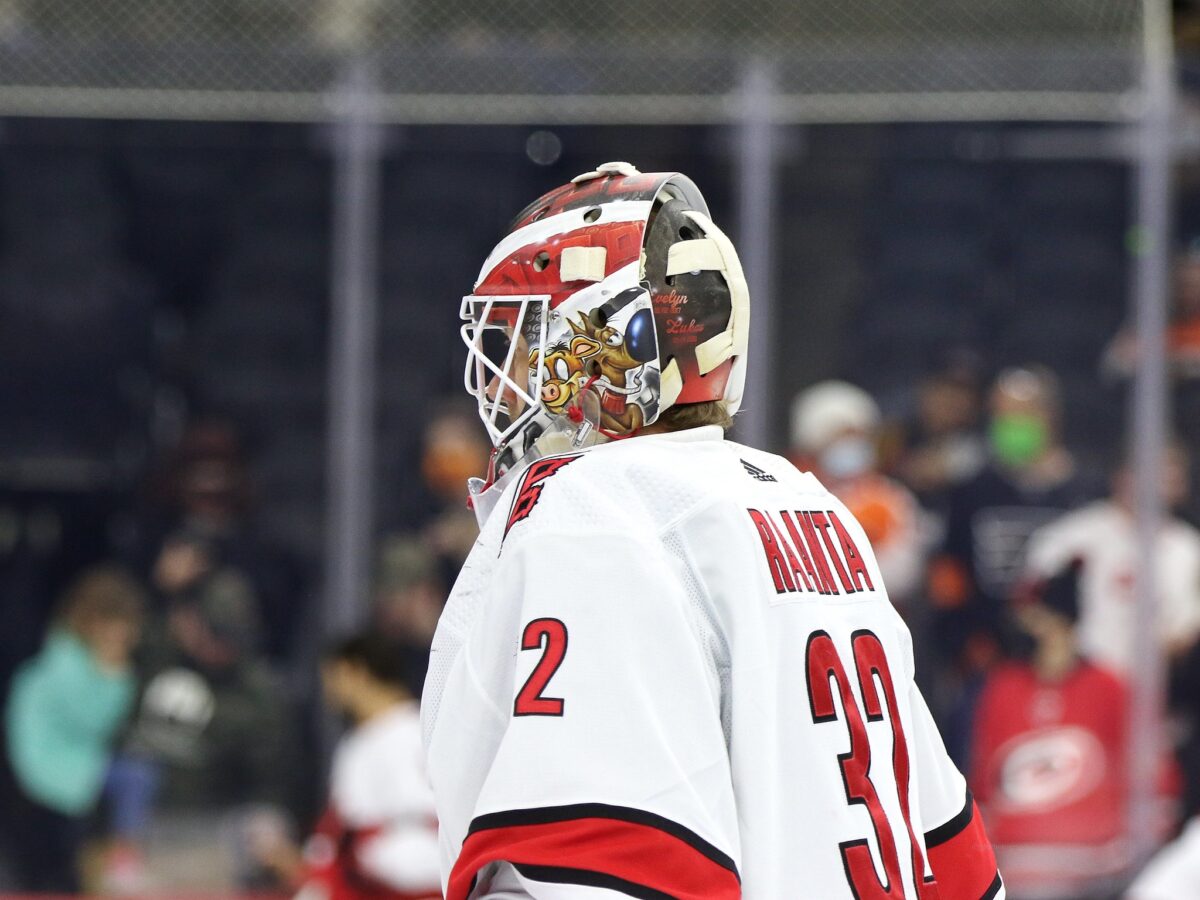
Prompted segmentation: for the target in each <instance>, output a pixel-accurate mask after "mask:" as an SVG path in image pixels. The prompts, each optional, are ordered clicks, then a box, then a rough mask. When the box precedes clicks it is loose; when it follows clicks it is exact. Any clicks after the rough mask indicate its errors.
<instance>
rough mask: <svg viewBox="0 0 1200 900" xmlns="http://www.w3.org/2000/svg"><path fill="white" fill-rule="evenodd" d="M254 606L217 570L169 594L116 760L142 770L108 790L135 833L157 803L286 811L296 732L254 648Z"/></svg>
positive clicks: (235, 580)
mask: <svg viewBox="0 0 1200 900" xmlns="http://www.w3.org/2000/svg"><path fill="white" fill-rule="evenodd" d="M256 609H257V604H256V602H255V598H254V594H253V591H252V589H251V587H250V585H249V582H248V581H247V579H245V578H243V577H242V576H241V575H239V574H238V573H237V572H234V571H232V570H229V569H219V570H217V571H215V572H212V573H210V574H208V575H206V576H205V577H204V578H203V579H201V581H200V582H199V583H198V584H197V585H195V586H194V587H193V588H192V589H191V590H190V591H188V592H187V593H185V594H184V595H183V596H181V597H178V598H176V599H175V600H173V601H172V603H171V606H170V608H169V610H168V612H167V616H166V622H165V627H164V628H163V629H162V630H161V633H159V634H156V635H153V636H152V639H151V640H150V641H149V642H148V646H147V648H146V653H145V666H144V670H145V679H144V681H145V687H144V689H143V691H142V697H141V701H140V706H139V708H138V712H137V715H136V718H135V721H134V724H133V727H132V728H131V730H130V734H129V736H128V738H127V740H126V742H125V744H124V747H123V749H122V754H121V760H120V762H121V765H122V766H123V767H124V770H123V774H125V775H127V776H128V775H129V774H130V769H131V768H134V770H135V771H136V770H137V769H136V767H140V769H141V772H142V773H143V777H137V778H128V777H127V778H126V779H123V780H122V782H121V783H120V784H118V785H114V791H113V796H112V802H113V805H114V807H115V812H116V818H118V819H119V820H122V821H126V822H129V823H132V827H133V828H134V830H135V831H136V830H138V829H140V830H142V831H143V832H144V831H145V829H146V828H147V827H148V826H149V824H150V821H151V816H152V814H157V813H159V812H160V811H163V810H168V811H169V810H185V811H192V812H195V811H217V810H229V809H231V808H235V809H236V808H242V809H248V808H250V807H251V806H254V805H257V806H259V807H260V808H261V807H268V808H272V809H279V810H282V809H284V808H286V805H287V803H288V802H289V801H290V800H291V798H292V793H293V789H294V787H295V785H293V783H292V781H291V774H292V773H294V772H295V771H296V754H297V743H296V739H295V738H296V735H295V734H294V731H293V723H292V720H291V719H292V717H291V710H290V705H289V703H288V700H287V697H286V695H285V693H284V692H283V688H282V686H281V684H280V683H279V682H278V680H277V679H276V678H275V677H274V675H273V673H272V671H271V669H270V667H269V666H268V665H267V664H266V662H265V660H264V659H263V657H262V656H261V655H260V654H259V652H258V651H257V649H256V647H257V635H258V630H259V621H258V616H257V612H256ZM147 771H149V773H151V774H150V775H149V776H146V774H145V773H146V772H147ZM147 784H149V785H152V786H153V788H154V789H153V790H149V791H148V790H147V789H146V786H147ZM122 787H124V788H125V789H126V790H125V792H122V791H121V788H122ZM121 837H122V838H124V839H125V840H126V841H127V842H128V841H130V840H132V841H136V840H137V838H138V837H139V835H137V834H127V835H121Z"/></svg>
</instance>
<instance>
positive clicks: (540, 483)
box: [501, 454, 580, 541]
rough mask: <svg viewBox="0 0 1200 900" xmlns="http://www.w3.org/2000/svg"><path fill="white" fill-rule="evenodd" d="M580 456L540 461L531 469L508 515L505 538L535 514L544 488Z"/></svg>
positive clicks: (523, 480)
mask: <svg viewBox="0 0 1200 900" xmlns="http://www.w3.org/2000/svg"><path fill="white" fill-rule="evenodd" d="M579 456H580V454H576V455H575V456H555V457H553V458H551V459H539V460H538V461H537V462H535V463H534V464H533V465H532V466H530V467H529V471H527V472H526V473H525V475H524V477H523V478H522V479H521V487H520V489H519V490H518V491H517V499H516V500H514V501H513V506H512V512H510V513H509V514H508V522H507V524H505V526H504V537H508V532H509V529H511V528H512V527H513V526H514V525H516V524H517V523H518V522H520V521H522V520H524V519H527V518H529V514H530V513H531V512H533V508H534V507H535V506H537V502H538V500H539V499H540V498H541V496H542V488H543V487H545V484H546V481H547V480H548V479H549V478H551V477H553V476H554V474H555V473H556V472H558V470H559V469H561V468H562V467H563V466H565V465H567V464H568V463H573V462H575V460H577V459H579ZM503 540H504V538H501V541H503Z"/></svg>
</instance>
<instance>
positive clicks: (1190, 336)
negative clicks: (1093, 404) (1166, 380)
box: [1103, 237, 1200, 378]
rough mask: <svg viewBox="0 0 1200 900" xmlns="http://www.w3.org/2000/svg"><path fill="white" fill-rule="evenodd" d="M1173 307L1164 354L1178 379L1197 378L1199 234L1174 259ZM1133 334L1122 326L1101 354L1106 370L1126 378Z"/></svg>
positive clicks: (1133, 362) (1133, 357)
mask: <svg viewBox="0 0 1200 900" xmlns="http://www.w3.org/2000/svg"><path fill="white" fill-rule="evenodd" d="M1173 276H1174V278H1173V297H1174V302H1173V307H1172V312H1171V320H1170V322H1169V323H1168V325H1167V354H1168V359H1169V361H1170V365H1171V368H1172V370H1173V371H1174V372H1175V374H1176V375H1178V376H1180V377H1182V378H1197V377H1200V237H1195V238H1192V239H1191V240H1190V241H1189V242H1188V244H1187V246H1186V248H1185V249H1184V250H1183V252H1182V253H1180V254H1179V256H1178V257H1177V258H1176V260H1175V269H1174V273H1173ZM1139 355H1140V350H1139V348H1138V342H1137V335H1136V334H1135V333H1134V332H1133V331H1132V329H1130V328H1128V327H1126V328H1122V329H1121V331H1120V332H1119V333H1118V334H1117V336H1116V337H1115V338H1113V340H1112V343H1111V344H1109V346H1108V349H1107V350H1106V351H1105V353H1104V360H1103V365H1104V368H1105V369H1106V370H1108V371H1109V372H1112V373H1114V374H1117V375H1121V376H1125V377H1128V376H1130V375H1132V374H1133V371H1134V369H1135V368H1136V367H1137V362H1138V357H1139Z"/></svg>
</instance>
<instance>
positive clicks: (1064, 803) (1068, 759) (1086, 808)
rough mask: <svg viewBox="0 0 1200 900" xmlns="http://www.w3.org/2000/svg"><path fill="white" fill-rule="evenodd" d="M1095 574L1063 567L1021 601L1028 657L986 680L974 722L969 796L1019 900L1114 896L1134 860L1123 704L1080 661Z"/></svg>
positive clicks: (1081, 566) (1112, 685) (1116, 685)
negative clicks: (1084, 598)
mask: <svg viewBox="0 0 1200 900" xmlns="http://www.w3.org/2000/svg"><path fill="white" fill-rule="evenodd" d="M1089 565H1090V563H1080V562H1078V561H1074V562H1071V563H1068V564H1067V565H1066V566H1065V567H1064V568H1062V569H1060V570H1058V571H1056V572H1054V573H1052V574H1051V575H1050V577H1048V578H1047V579H1045V580H1044V581H1041V582H1038V583H1034V584H1031V585H1030V586H1029V588H1028V590H1027V591H1025V592H1024V593H1025V600H1024V602H1022V603H1020V604H1019V605H1018V607H1017V610H1016V615H1017V619H1018V621H1019V623H1020V625H1021V628H1022V629H1023V631H1024V632H1025V634H1026V635H1027V636H1028V639H1029V641H1030V645H1029V651H1028V653H1027V654H1025V656H1026V658H1024V659H1021V660H1020V661H1015V662H1011V663H1007V664H1004V665H1002V666H1000V667H998V668H997V669H996V670H995V671H993V672H992V673H991V674H990V675H989V676H988V679H987V683H986V686H985V687H984V690H983V693H982V695H981V697H980V701H979V707H978V711H977V715H976V718H975V737H974V742H973V743H974V752H973V757H972V762H971V766H970V768H969V772H970V785H971V790H972V792H973V793H974V795H975V799H976V800H977V801H978V802H979V805H980V808H981V810H982V811H983V814H984V816H985V818H986V819H987V825H988V833H989V834H990V835H991V837H992V841H993V843H994V844H995V847H996V855H997V858H998V859H999V862H1000V866H1001V867H1002V869H1003V870H1004V880H1005V883H1006V885H1007V887H1008V890H1009V891H1010V892H1011V893H1012V894H1013V896H1025V895H1029V896H1034V895H1036V896H1039V897H1046V898H1052V897H1084V896H1086V897H1095V896H1108V894H1109V893H1110V892H1111V891H1112V890H1113V889H1114V885H1113V880H1114V878H1116V877H1117V876H1119V875H1120V874H1122V872H1123V871H1124V870H1126V869H1127V868H1128V867H1129V865H1130V864H1131V862H1132V860H1131V858H1130V856H1129V853H1128V845H1127V844H1126V843H1125V841H1124V840H1123V838H1124V835H1125V821H1126V815H1125V814H1126V797H1127V792H1128V766H1127V754H1126V739H1127V734H1128V729H1127V724H1126V717H1127V714H1128V707H1127V702H1128V698H1127V694H1126V690H1125V686H1124V684H1123V683H1122V682H1121V680H1120V679H1119V678H1117V677H1116V676H1114V675H1113V674H1111V673H1109V672H1107V671H1106V670H1104V669H1103V668H1101V667H1099V666H1097V665H1095V664H1094V663H1092V662H1091V661H1090V660H1088V658H1087V656H1086V654H1085V653H1081V649H1080V644H1079V639H1078V633H1077V631H1076V627H1075V626H1076V621H1077V619H1078V617H1079V613H1080V606H1081V593H1082V592H1083V590H1084V588H1082V587H1081V570H1082V577H1083V579H1086V578H1087V577H1088V576H1089V572H1088V567H1089ZM1169 771H1170V770H1169V767H1168V766H1166V765H1164V774H1163V781H1162V783H1161V784H1160V790H1163V791H1164V793H1165V789H1166V788H1167V787H1168V785H1169ZM1105 888H1107V890H1105Z"/></svg>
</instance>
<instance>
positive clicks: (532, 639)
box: [513, 619, 567, 716]
mask: <svg viewBox="0 0 1200 900" xmlns="http://www.w3.org/2000/svg"><path fill="white" fill-rule="evenodd" d="M521 649H522V650H539V649H540V650H541V651H542V658H541V659H539V660H538V663H537V665H536V666H534V667H533V671H532V672H531V673H530V674H529V677H528V678H527V679H526V680H525V685H524V687H522V688H521V691H520V693H518V694H517V699H516V701H515V702H514V703H513V715H514V716H561V715H562V714H563V707H564V706H566V701H565V700H563V698H562V697H546V696H543V692H544V691H545V690H546V686H547V685H548V684H549V683H550V679H551V678H553V677H554V673H555V672H557V671H558V667H559V666H561V665H562V661H563V657H565V656H566V655H567V626H566V625H564V624H563V623H562V622H561V621H560V620H559V619H534V620H533V621H532V622H530V623H529V624H528V625H526V626H525V631H524V632H523V633H522V634H521Z"/></svg>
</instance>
